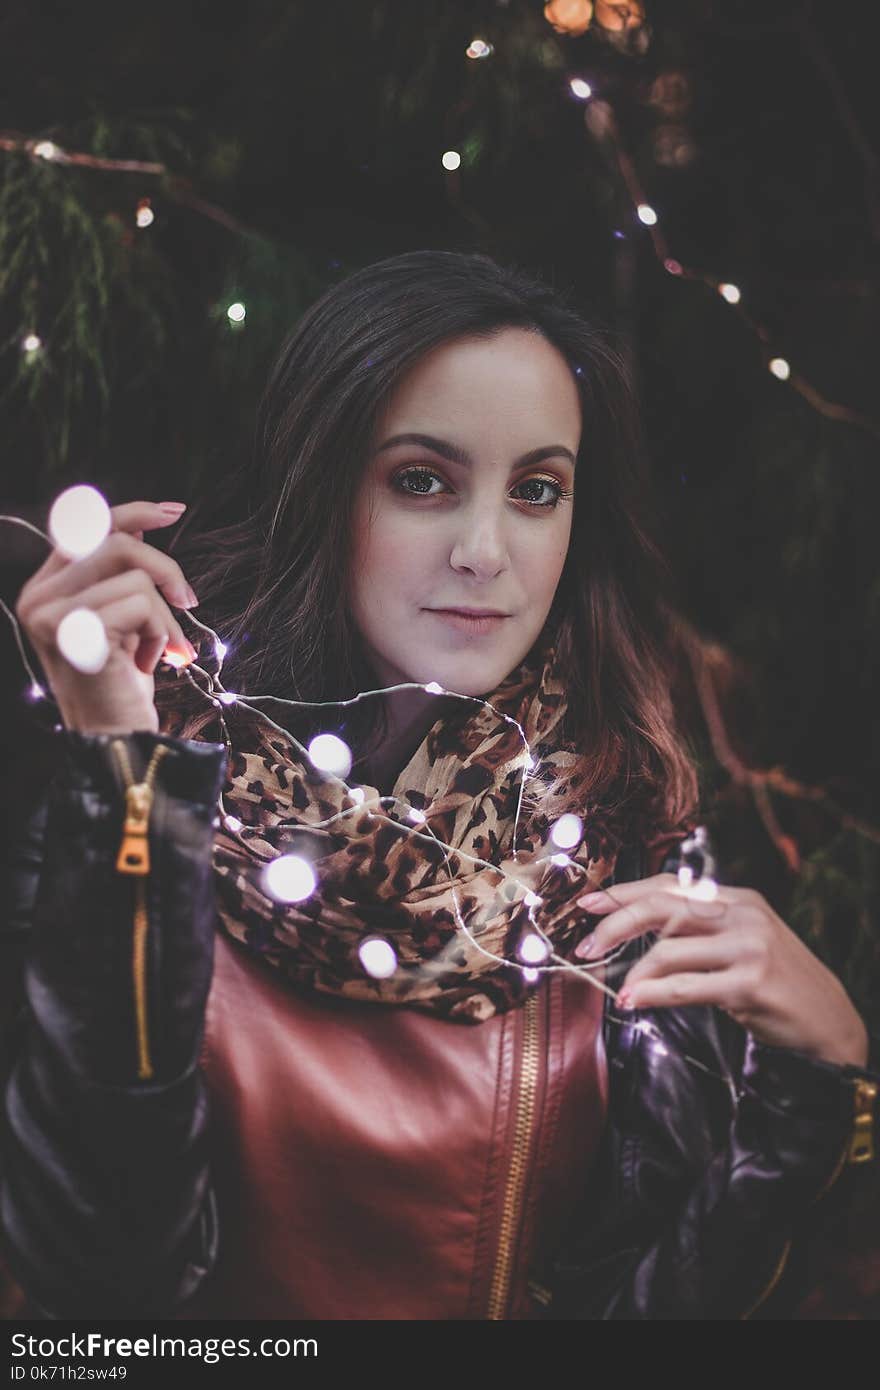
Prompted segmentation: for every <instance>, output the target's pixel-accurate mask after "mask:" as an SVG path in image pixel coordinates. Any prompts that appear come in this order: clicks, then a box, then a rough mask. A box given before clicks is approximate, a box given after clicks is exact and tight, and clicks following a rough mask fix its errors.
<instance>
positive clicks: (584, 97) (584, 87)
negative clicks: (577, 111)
mask: <svg viewBox="0 0 880 1390" xmlns="http://www.w3.org/2000/svg"><path fill="white" fill-rule="evenodd" d="M568 85H569V88H570V90H571V94H572V96H575V97H577V99H578V101H589V99H590V97H591V96H592V95H593V89H592V87H591V86H590V84H589V82H585V81H584V79H583V78H582V77H573V78H572V79H571V81H570V82H569V84H568Z"/></svg>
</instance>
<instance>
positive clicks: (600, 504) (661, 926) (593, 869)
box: [0, 251, 880, 1318]
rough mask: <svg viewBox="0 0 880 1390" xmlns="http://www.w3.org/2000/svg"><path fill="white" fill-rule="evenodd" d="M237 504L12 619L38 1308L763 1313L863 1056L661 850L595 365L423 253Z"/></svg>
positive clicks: (839, 1000)
mask: <svg viewBox="0 0 880 1390" xmlns="http://www.w3.org/2000/svg"><path fill="white" fill-rule="evenodd" d="M236 485H237V489H238V491H237V494H236V496H235V498H234V499H233V500H232V506H233V508H234V513H235V515H236V516H237V518H238V519H237V520H236V521H235V522H234V523H233V524H232V525H229V526H227V527H225V528H221V529H219V530H217V531H215V532H213V533H209V534H208V535H207V536H205V537H204V539H203V541H202V542H201V543H200V544H195V545H193V546H192V547H191V551H190V554H189V556H188V558H187V560H186V562H185V564H184V566H183V567H181V566H180V565H179V564H178V563H177V562H176V561H175V560H174V559H173V558H171V557H170V556H166V555H162V554H161V553H159V552H158V551H156V550H155V549H154V548H152V547H149V546H147V545H145V544H144V543H143V536H144V533H145V532H146V531H148V530H151V529H154V528H156V527H158V526H162V525H167V524H169V521H170V520H172V519H173V515H169V514H168V513H165V514H163V513H162V512H161V510H160V508H158V507H156V506H154V505H152V504H148V503H131V504H127V505H126V506H121V507H117V508H115V509H114V514H113V521H114V534H113V535H111V536H110V537H109V538H108V540H107V541H105V542H104V544H103V545H102V546H101V547H99V548H98V550H96V551H95V552H93V554H92V555H90V556H89V557H87V558H85V559H82V560H77V561H73V562H71V561H67V560H64V559H62V558H61V557H60V556H58V555H54V554H53V555H52V556H50V557H49V559H48V560H47V562H46V564H45V565H44V566H43V568H42V569H41V570H40V571H39V572H38V573H37V574H36V575H35V576H34V577H33V578H32V579H31V580H30V581H29V582H28V584H27V585H26V586H25V588H24V590H23V592H22V595H21V597H20V599H19V603H18V606H17V612H18V616H19V618H20V620H21V622H22V624H23V626H24V627H25V629H26V631H27V632H28V635H29V636H30V638H31V640H32V642H33V643H34V645H35V647H36V649H37V651H38V653H39V655H40V657H41V660H42V662H43V665H44V668H45V670H46V673H47V677H48V679H49V681H50V683H51V685H52V689H53V692H54V694H55V698H56V699H57V701H58V704H59V706H60V707H61V710H62V715H63V719H64V725H65V728H64V730H63V732H62V733H61V735H60V737H59V744H60V748H59V755H60V766H59V773H58V776H57V777H56V779H55V782H54V784H53V788H52V794H51V797H50V802H49V806H48V809H47V813H46V817H45V825H38V826H37V827H35V828H34V831H33V836H34V838H33V841H32V845H31V850H30V858H29V859H28V856H27V854H25V855H23V862H22V869H21V873H22V882H23V884H24V887H23V890H22V893H21V897H22V900H23V901H25V902H26V900H27V898H28V885H29V886H30V896H31V897H33V895H34V891H35V884H36V878H37V869H38V867H39V865H40V863H41V862H42V871H41V873H40V887H39V894H38V896H37V899H36V904H35V907H34V912H33V931H32V935H33V940H32V943H31V946H30V950H29V956H28V965H27V972H26V994H27V1004H26V1008H25V1010H24V1012H23V1017H22V1028H21V1030H20V1036H19V1038H18V1039H17V1041H16V1044H15V1048H14V1058H15V1060H14V1064H13V1066H12V1074H11V1080H10V1084H9V1086H8V1089H7V1099H6V1107H7V1126H6V1135H5V1144H4V1172H3V1187H2V1205H0V1213H2V1221H3V1226H4V1230H5V1233H6V1244H7V1253H8V1258H9V1261H10V1264H11V1266H12V1268H13V1270H14V1272H15V1273H16V1276H17V1277H18V1279H19V1280H20V1281H21V1283H22V1285H23V1287H24V1288H25V1289H26V1291H27V1292H28V1293H29V1294H30V1296H31V1298H32V1300H33V1302H34V1304H35V1305H36V1308H37V1310H38V1311H41V1312H42V1313H43V1314H44V1315H46V1316H50V1317H63V1316H73V1315H86V1314H89V1315H102V1316H114V1315H116V1316H125V1315H135V1316H156V1315H161V1314H163V1313H165V1314H172V1315H174V1316H177V1317H181V1318H189V1317H211V1318H221V1317H222V1318H229V1317H236V1316H246V1317H305V1318H328V1317H330V1318H415V1317H434V1318H487V1317H488V1318H528V1317H538V1316H550V1317H565V1318H595V1317H598V1318H629V1317H635V1318H657V1317H660V1318H663V1317H687V1318H704V1317H746V1316H750V1315H751V1314H752V1313H753V1312H754V1311H755V1310H756V1309H757V1308H758V1307H761V1308H762V1309H763V1310H764V1311H765V1312H766V1310H767V1309H768V1308H769V1307H771V1306H772V1297H773V1295H774V1291H775V1294H776V1296H777V1297H779V1295H780V1293H781V1291H782V1288H783V1286H784V1279H783V1278H782V1276H783V1275H784V1273H785V1266H786V1264H787V1263H788V1264H789V1266H791V1265H793V1263H794V1262H793V1261H789V1259H788V1257H789V1254H790V1252H791V1249H792V1240H793V1238H794V1237H795V1236H796V1235H797V1234H798V1232H799V1231H800V1230H801V1229H802V1228H803V1227H804V1224H805V1222H806V1221H807V1218H808V1215H809V1214H810V1213H811V1210H812V1208H813V1206H814V1205H815V1203H816V1201H817V1200H818V1198H819V1196H820V1195H824V1194H825V1193H826V1192H827V1191H829V1189H831V1188H832V1187H835V1186H836V1191H837V1193H844V1194H845V1193H846V1191H847V1184H849V1183H851V1182H853V1181H855V1180H856V1176H857V1175H858V1174H860V1173H861V1172H862V1171H863V1168H864V1164H863V1162H862V1160H867V1161H868V1162H870V1160H871V1159H872V1157H873V1153H874V1151H873V1147H872V1142H873V1141H872V1136H873V1126H874V1125H875V1122H876V1114H875V1112H876V1095H877V1082H878V1080H880V1063H878V1055H877V1052H876V1048H877V1042H878V1040H877V1039H876V1038H871V1037H869V1035H868V1032H867V1030H866V1028H865V1025H864V1023H863V1021H862V1020H861V1018H860V1017H859V1015H858V1013H857V1012H856V1010H855V1009H854V1007H853V1005H852V1003H851V1001H850V1000H849V999H848V997H847V995H846V993H845V991H844V990H843V989H842V986H841V985H840V982H839V981H838V980H837V979H836V977H835V976H834V975H833V974H831V972H829V971H828V970H827V969H826V968H825V967H824V966H823V965H822V964H821V963H820V962H819V961H818V960H817V959H816V958H815V957H814V956H813V955H812V954H811V953H810V952H809V951H808V949H807V948H806V947H805V946H804V945H803V944H802V943H801V942H800V941H799V939H798V938H797V937H796V936H795V935H794V933H793V932H791V931H790V929H789V928H788V927H787V926H786V925H785V924H784V923H783V922H782V921H781V920H780V919H779V918H778V917H777V916H776V914H775V913H773V911H772V910H771V909H770V907H769V906H768V904H767V903H766V902H765V901H764V899H763V898H761V897H760V896H759V895H758V894H756V893H752V892H750V891H749V890H741V889H734V888H727V887H722V888H720V889H719V890H717V894H716V895H715V896H714V897H711V898H710V897H707V896H706V895H704V896H700V895H699V894H697V895H694V894H693V893H692V892H690V891H689V890H687V889H686V887H684V886H682V885H680V884H679V882H678V880H677V879H676V878H675V877H674V876H673V875H672V874H671V873H661V872H658V871H659V870H660V869H661V868H662V867H663V863H664V858H665V855H666V853H667V851H668V850H669V849H670V848H671V847H672V846H674V845H675V843H676V842H677V841H678V840H680V839H681V837H682V835H683V834H684V833H685V831H686V829H687V827H688V826H692V824H693V815H694V803H695V794H696V792H695V778H694V772H693V768H692V765H691V762H690V760H689V757H688V754H687V751H686V748H685V746H684V744H683V741H682V739H681V736H680V734H679V732H678V731H677V729H676V727H675V721H674V716H673V709H672V705H671V701H670V696H669V688H670V685H669V682H670V670H671V657H670V648H671V642H670V635H669V622H668V613H669V609H668V607H667V606H666V603H665V602H664V600H663V598H662V588H661V584H660V578H661V571H660V565H659V559H658V552H657V549H656V547H655V546H654V544H653V542H652V541H651V539H650V536H649V531H648V527H647V524H646V522H645V519H644V515H645V507H644V498H645V492H646V480H645V478H644V475H643V473H642V470H641V468H640V464H639V452H638V444H637V438H636V432H635V428H634V412H633V407H632V403H631V400H630V398H629V395H628V391H627V387H626V382H625V379H624V375H623V372H622V370H621V367H620V365H619V362H618V360H617V359H616V357H615V356H614V354H613V353H612V352H611V351H610V350H609V349H608V348H607V346H606V345H605V344H604V343H603V341H602V339H601V338H600V337H599V336H598V335H597V334H596V333H595V332H594V331H593V330H592V329H590V328H589V326H588V325H586V324H585V323H584V321H583V320H582V319H581V318H580V317H579V316H578V315H577V314H576V313H575V312H574V311H573V310H572V309H571V308H570V307H569V306H568V305H567V304H566V303H565V302H564V300H563V298H562V297H560V296H559V295H558V294H557V293H555V292H554V291H553V290H551V289H549V288H548V287H547V286H545V285H542V284H540V283H538V282H535V281H533V280H531V279H529V278H528V277H526V276H525V275H522V274H520V273H518V272H515V271H512V270H507V269H504V268H501V267H499V266H497V265H496V264H494V263H493V262H492V261H491V260H489V259H488V258H486V257H483V256H478V255H460V254H455V253H450V252H430V251H423V252H416V253H410V254H407V255H403V256H398V257H396V258H393V259H391V260H388V261H384V262H381V263H379V264H377V265H373V266H368V267H366V268H365V269H363V270H361V271H359V272H358V273H356V274H355V275H352V276H351V277H349V279H348V280H346V281H345V282H344V283H342V284H340V285H338V286H336V287H334V288H333V289H331V290H330V291H328V292H327V293H326V294H325V295H324V296H323V297H322V298H321V299H320V300H319V301H318V302H317V303H316V304H315V305H313V306H312V308H311V309H310V310H309V311H308V312H307V313H306V315H305V316H304V317H303V319H302V320H301V322H300V323H299V324H298V325H297V327H296V329H295V331H294V332H293V334H292V335H291V337H290V338H289V340H288V341H287V343H286V344H285V346H284V348H283V349H282V352H281V356H280V359H279V361H278V364H277V366H276V368H275V371H274V373H273V376H272V378H271V381H270V383H269V387H268V390H267V392H266V396H265V399H264V402H263V408H262V418H261V424H260V430H259V435H258V448H257V452H256V459H255V463H254V466H253V468H252V469H251V470H249V471H248V472H246V473H245V474H243V475H242V476H240V477H239V478H238V479H236ZM178 515H179V512H178ZM190 579H192V580H193V582H194V583H195V585H196V589H197V591H198V593H199V595H200V597H201V603H200V604H199V603H198V600H197V599H196V597H195V594H194V593H192V591H191V590H189V591H188V590H187V585H188V582H189V580H190ZM169 605H170V607H169ZM77 606H86V607H90V608H92V609H93V610H94V611H96V612H98V614H99V615H100V616H101V618H102V621H103V623H104V626H105V629H106V630H107V633H108V638H109V642H110V658H109V660H108V662H107V665H106V666H105V668H104V670H103V671H102V672H101V673H100V674H99V675H98V676H85V677H84V676H82V675H81V674H79V673H78V672H76V671H75V670H74V669H73V667H71V666H70V665H69V664H68V663H66V662H65V661H64V660H63V659H62V658H61V657H60V655H59V653H58V651H57V648H56V646H55V633H56V631H57V627H58V623H59V622H60V620H61V618H62V617H63V616H64V615H65V614H66V612H68V611H69V610H70V609H71V608H73V607H77ZM195 606H198V615H197V616H195V615H193V614H192V609H193V607H195ZM174 607H177V608H182V609H184V610H186V609H188V610H189V611H190V619H187V618H184V617H183V615H182V614H178V615H175V614H174V613H172V611H171V608H174ZM462 610H467V611H466V612H463V611H462ZM474 610H479V611H480V612H481V613H483V614H484V616H475V615H474ZM486 610H492V614H493V615H494V616H485V611H486ZM193 618H194V621H193ZM184 629H185V631H186V632H189V633H190V635H191V636H192V637H193V638H194V640H196V641H197V642H198V654H197V659H195V660H194V661H191V664H186V663H190V659H191V658H192V657H193V656H194V655H195V648H193V647H192V646H189V645H188V639H187V637H186V635H185V631H184ZM212 633H218V634H220V635H221V636H222V639H223V642H224V644H227V651H226V652H225V655H224V656H223V657H222V659H221V658H220V657H218V655H217V653H216V651H215V650H214V647H213V643H212V637H211V634H212ZM163 654H164V655H165V658H166V667H167V666H168V665H169V664H170V665H172V666H174V667H175V668H179V667H180V665H181V662H183V663H185V669H184V670H180V669H175V673H174V674H173V675H170V674H169V672H168V670H167V669H166V670H163V672H162V679H161V681H160V682H159V688H158V689H156V687H155V682H154V673H155V669H156V667H157V663H158V662H159V660H160V657H162V656H163ZM376 690H383V691H385V692H386V693H384V694H383V695H376V694H372V695H366V696H364V697H363V698H358V696H359V694H360V693H361V692H370V691H376ZM267 697H269V698H267ZM345 702H347V703H345ZM321 733H323V734H327V733H331V734H335V735H336V736H337V737H340V736H341V738H342V739H343V741H344V743H345V745H346V746H347V747H348V749H350V750H351V753H352V755H353V756H354V759H355V761H354V766H353V768H352V770H351V771H350V772H348V773H347V777H348V781H345V780H343V777H341V776H340V775H337V773H338V772H340V770H341V771H342V773H343V776H344V774H345V772H346V769H345V768H344V767H343V768H342V769H340V767H339V765H337V770H336V772H334V771H333V770H332V769H328V768H326V766H324V767H322V766H321V760H320V759H319V758H318V756H317V752H314V754H313V745H312V743H311V740H312V738H313V737H315V736H316V735H317V734H321ZM314 747H315V748H317V747H318V745H315V746H314ZM335 751H336V752H337V753H338V752H339V746H338V744H337V745H335ZM343 752H344V750H343ZM218 798H220V800H219V807H220V809H221V814H220V815H219V816H217V817H215V815H214V812H215V810H216V809H217V808H218ZM563 831H564V833H563ZM41 836H44V847H42V846H41V845H40V844H39V843H38V842H39V839H40V837H41ZM304 864H305V866H306V867H305V868H304ZM279 865H281V867H282V869H283V870H285V873H282V874H279V873H278V872H276V871H277V869H278V866H279ZM269 866H271V872H270V869H269ZM309 872H311V873H312V878H311V880H309V881H307V882H306V883H305V886H303V883H302V879H303V875H305V877H306V879H307V880H308V875H309ZM291 874H292V875H293V877H294V878H295V879H296V882H295V884H294V886H293V887H292V888H291V887H290V879H291ZM609 888H611V889H612V891H611V892H608V891H607V890H608V889H609ZM710 889H711V884H710ZM585 894H587V895H589V896H585ZM596 895H598V896H596ZM24 912H25V908H23V909H22V914H24ZM18 925H19V927H21V920H20V921H19V923H18ZM216 928H219V930H217V929H216ZM590 936H592V939H593V944H594V946H595V947H596V950H595V951H594V956H593V961H592V963H591V962H589V961H588V960H586V959H584V957H583V955H582V954H580V955H579V954H578V951H579V948H580V947H581V945H582V944H584V945H585V943H586V941H587V940H588V939H589V938H590ZM620 986H625V990H622V989H621V988H620ZM627 993H628V995H629V998H627V997H626V994H627Z"/></svg>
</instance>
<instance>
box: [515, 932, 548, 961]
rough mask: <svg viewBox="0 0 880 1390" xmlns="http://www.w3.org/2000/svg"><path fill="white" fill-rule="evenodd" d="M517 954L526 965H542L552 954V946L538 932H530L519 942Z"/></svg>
mask: <svg viewBox="0 0 880 1390" xmlns="http://www.w3.org/2000/svg"><path fill="white" fill-rule="evenodd" d="M517 954H518V956H519V958H520V960H521V961H524V962H525V964H526V965H540V964H541V962H542V961H545V960H546V959H547V957H548V956H549V954H550V947H549V946H548V945H547V942H546V941H545V940H544V938H543V937H541V936H538V934H537V932H528V933H527V934H526V935H525V936H524V937H523V939H522V941H521V942H520V943H519V949H518V951H517Z"/></svg>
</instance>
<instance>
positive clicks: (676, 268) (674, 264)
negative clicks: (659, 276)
mask: <svg viewBox="0 0 880 1390" xmlns="http://www.w3.org/2000/svg"><path fill="white" fill-rule="evenodd" d="M663 269H664V270H667V271H668V272H669V274H670V275H681V273H682V266H681V261H677V260H675V258H674V257H673V256H667V257H666V260H665V261H664V262H663Z"/></svg>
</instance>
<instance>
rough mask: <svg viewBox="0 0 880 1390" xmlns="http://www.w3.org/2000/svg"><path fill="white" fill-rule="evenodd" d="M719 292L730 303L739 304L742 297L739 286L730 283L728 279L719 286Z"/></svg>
mask: <svg viewBox="0 0 880 1390" xmlns="http://www.w3.org/2000/svg"><path fill="white" fill-rule="evenodd" d="M718 293H719V294H720V295H721V298H722V299H726V300H727V302H728V304H738V303H739V301H740V300H741V299H742V295H741V294H740V292H739V286H738V285H731V284H728V283H727V281H725V283H724V284H723V285H719V286H718Z"/></svg>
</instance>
